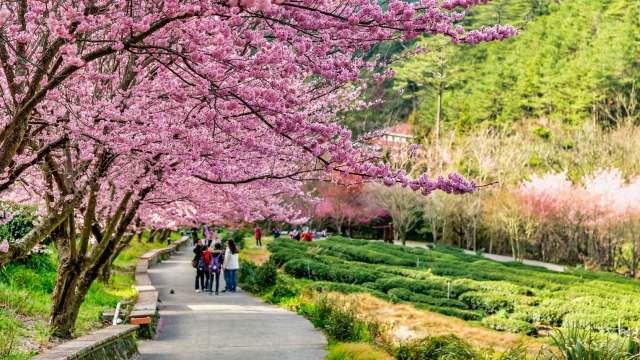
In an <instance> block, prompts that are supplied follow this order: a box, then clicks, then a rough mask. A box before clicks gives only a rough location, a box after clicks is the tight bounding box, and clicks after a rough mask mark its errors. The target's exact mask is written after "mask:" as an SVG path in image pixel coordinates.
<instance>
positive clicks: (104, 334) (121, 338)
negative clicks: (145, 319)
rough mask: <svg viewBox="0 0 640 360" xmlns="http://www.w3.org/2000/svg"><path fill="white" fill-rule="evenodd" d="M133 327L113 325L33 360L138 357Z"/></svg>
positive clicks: (59, 346) (62, 345) (69, 342)
mask: <svg viewBox="0 0 640 360" xmlns="http://www.w3.org/2000/svg"><path fill="white" fill-rule="evenodd" d="M137 329H138V327H137V326H135V325H114V326H109V327H106V328H104V329H100V330H98V331H96V332H93V333H91V334H89V335H86V336H82V337H79V338H77V339H75V340H71V341H68V342H65V343H63V344H61V345H58V346H56V347H54V348H53V349H51V350H49V351H47V352H44V353H42V354H40V355H37V356H36V357H34V358H33V360H71V359H91V360H93V359H96V360H98V359H114V360H129V359H135V358H138V357H139V356H140V353H139V352H138V346H137V345H136V341H135V332H136V330H137Z"/></svg>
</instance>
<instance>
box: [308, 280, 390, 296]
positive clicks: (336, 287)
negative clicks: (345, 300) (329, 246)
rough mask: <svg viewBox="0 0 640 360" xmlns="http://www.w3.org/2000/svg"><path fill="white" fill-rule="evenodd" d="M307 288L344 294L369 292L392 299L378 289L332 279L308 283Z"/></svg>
mask: <svg viewBox="0 0 640 360" xmlns="http://www.w3.org/2000/svg"><path fill="white" fill-rule="evenodd" d="M306 288H307V289H309V290H313V291H317V292H331V291H335V292H340V293H343V294H354V293H369V294H371V295H374V296H376V297H378V298H380V299H384V300H390V298H389V296H387V294H385V293H383V292H380V291H377V290H372V289H370V288H367V287H364V286H362V285H353V284H342V283H336V282H330V281H317V282H314V283H312V284H309V285H307V286H306Z"/></svg>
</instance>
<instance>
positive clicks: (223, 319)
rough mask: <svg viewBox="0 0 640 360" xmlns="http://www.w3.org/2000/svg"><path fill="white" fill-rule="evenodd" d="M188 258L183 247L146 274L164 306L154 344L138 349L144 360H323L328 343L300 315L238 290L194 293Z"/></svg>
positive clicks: (192, 274)
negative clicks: (216, 293)
mask: <svg viewBox="0 0 640 360" xmlns="http://www.w3.org/2000/svg"><path fill="white" fill-rule="evenodd" d="M192 255H193V253H192V251H191V248H186V249H184V250H182V251H179V252H177V253H176V254H175V255H174V256H172V257H171V259H169V260H166V261H164V262H162V263H161V264H158V265H157V266H154V267H153V268H152V269H150V270H149V276H150V277H151V282H152V283H153V285H154V286H155V287H156V288H157V289H158V290H159V291H160V299H161V301H162V303H161V304H160V322H159V328H158V335H157V336H156V339H154V340H150V341H143V342H141V343H140V344H139V349H140V353H141V354H142V359H148V360H164V359H167V360H169V359H176V360H180V359H185V360H199V359H203V360H204V359H207V360H209V359H214V358H215V359H218V358H219V359H228V360H242V359H247V360H258V359H260V360H263V359H264V360H271V359H273V360H276V359H282V360H287V359H291V360H294V359H296V360H321V359H324V357H325V356H326V351H325V349H326V345H327V342H326V339H325V338H324V336H323V335H322V333H321V332H319V331H318V330H316V329H314V328H313V325H311V323H309V322H308V321H307V320H306V319H305V318H303V317H302V316H299V315H297V314H295V313H292V312H289V311H287V310H284V309H282V308H278V307H276V306H272V305H268V304H265V303H264V302H262V301H261V300H259V299H257V298H255V297H253V296H251V295H250V294H248V293H246V292H244V291H242V290H238V292H237V293H234V294H223V293H220V295H219V296H215V295H213V296H210V295H209V294H202V293H200V294H198V293H195V292H194V288H193V285H194V279H195V270H194V269H193V268H192V267H191V259H192ZM172 289H173V290H174V294H171V293H170V290H172Z"/></svg>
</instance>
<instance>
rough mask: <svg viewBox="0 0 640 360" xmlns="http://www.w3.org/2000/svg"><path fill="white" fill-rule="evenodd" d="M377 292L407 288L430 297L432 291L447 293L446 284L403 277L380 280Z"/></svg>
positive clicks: (377, 281) (377, 284)
mask: <svg viewBox="0 0 640 360" xmlns="http://www.w3.org/2000/svg"><path fill="white" fill-rule="evenodd" d="M375 286H376V289H377V290H380V291H384V292H387V291H389V290H391V289H394V288H405V289H408V290H411V291H412V292H415V293H418V294H425V295H429V294H430V293H431V292H432V291H439V292H443V291H446V286H447V285H446V284H445V283H442V282H439V281H426V280H425V281H418V280H412V279H407V278H403V277H391V278H383V279H378V280H376V282H375Z"/></svg>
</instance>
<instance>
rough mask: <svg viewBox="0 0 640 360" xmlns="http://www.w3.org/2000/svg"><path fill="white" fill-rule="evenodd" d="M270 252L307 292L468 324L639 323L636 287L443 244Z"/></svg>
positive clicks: (287, 243)
mask: <svg viewBox="0 0 640 360" xmlns="http://www.w3.org/2000/svg"><path fill="white" fill-rule="evenodd" d="M269 249H270V250H271V252H272V254H273V255H272V258H273V260H274V262H275V264H276V265H278V266H281V265H282V266H283V269H284V271H285V272H286V273H287V274H289V275H291V276H293V277H296V278H306V279H310V280H313V281H316V283H315V284H312V285H309V286H310V287H314V286H315V287H316V288H318V289H324V290H327V291H340V292H345V293H348V292H368V293H370V294H373V295H374V296H378V297H380V298H383V299H393V300H395V301H402V302H407V303H411V304H413V305H415V306H416V307H420V308H424V309H429V310H431V311H436V312H440V313H442V314H445V315H450V316H455V317H459V318H462V319H466V320H481V319H482V318H484V317H487V316H491V315H493V314H502V315H501V317H491V318H489V319H488V320H487V321H485V322H484V324H485V325H486V326H489V327H494V328H501V329H506V330H508V331H517V332H523V333H532V328H534V327H535V326H539V325H543V326H553V327H557V326H569V325H572V324H575V325H580V326H586V327H591V328H594V329H598V330H599V331H601V332H617V331H619V330H622V331H631V330H634V329H636V328H637V327H638V324H640V301H637V296H638V295H637V294H638V293H640V282H638V281H633V280H630V279H624V278H623V277H621V276H616V275H612V274H607V273H593V272H586V271H582V270H576V269H569V270H568V271H567V272H566V273H556V272H551V271H548V270H546V269H543V268H538V267H531V266H527V265H524V264H521V263H498V262H494V261H490V260H487V259H484V258H482V257H480V256H477V255H467V254H464V253H462V252H461V251H460V250H457V249H452V248H447V247H442V246H437V247H436V248H435V249H434V250H430V249H424V248H407V247H401V246H397V245H390V244H385V243H382V242H372V241H366V240H351V239H344V238H341V237H332V238H330V239H328V240H326V241H318V242H312V243H303V242H296V241H292V240H278V241H275V242H273V243H271V244H269ZM318 282H319V283H320V284H318ZM504 314H508V316H505V315H504ZM505 318H506V319H508V321H505V320H504V319H505ZM524 323H527V324H528V325H527V326H525V324H524Z"/></svg>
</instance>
